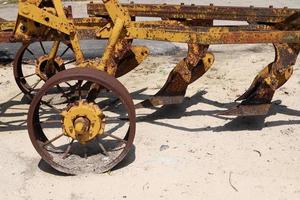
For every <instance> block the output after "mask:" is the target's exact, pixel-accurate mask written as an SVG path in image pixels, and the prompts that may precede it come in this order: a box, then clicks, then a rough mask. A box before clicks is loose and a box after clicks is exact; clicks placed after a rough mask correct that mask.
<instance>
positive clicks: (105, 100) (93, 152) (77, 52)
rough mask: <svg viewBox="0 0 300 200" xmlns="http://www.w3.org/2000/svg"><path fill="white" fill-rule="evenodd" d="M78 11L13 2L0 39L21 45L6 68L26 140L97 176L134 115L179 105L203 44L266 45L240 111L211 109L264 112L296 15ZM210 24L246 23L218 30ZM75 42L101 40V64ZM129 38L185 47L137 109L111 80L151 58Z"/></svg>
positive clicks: (288, 53)
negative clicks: (269, 47) (20, 101)
mask: <svg viewBox="0 0 300 200" xmlns="http://www.w3.org/2000/svg"><path fill="white" fill-rule="evenodd" d="M87 11H88V14H89V17H87V18H73V17H72V9H71V7H67V8H64V7H63V6H62V3H61V1H59V0H39V1H37V0H30V1H23V0H21V1H19V11H18V17H17V20H16V21H5V20H1V22H0V24H1V26H0V28H1V29H0V42H22V43H23V45H22V47H21V48H20V49H19V51H18V52H17V54H16V57H15V60H14V64H13V68H14V69H13V71H14V76H15V80H16V83H17V85H18V86H19V88H20V90H21V91H22V92H23V93H24V94H25V95H26V96H28V97H29V98H32V102H31V105H30V108H29V113H28V120H27V124H28V131H29V135H30V139H31V141H32V144H33V146H34V147H35V149H36V150H37V152H38V153H39V154H40V155H41V157H42V158H43V159H44V160H45V161H46V162H47V163H49V164H50V165H51V166H52V167H54V168H55V169H57V170H59V171H62V172H65V173H69V174H78V173H84V172H96V173H102V172H106V171H108V170H110V169H112V168H113V167H114V166H116V165H117V164H118V163H119V162H120V161H122V160H123V159H124V157H125V156H126V154H127V153H128V151H129V150H130V148H131V146H132V143H133V140H134V136H135V129H136V128H135V123H136V120H135V109H137V108H145V107H153V106H159V105H166V104H177V103H181V102H182V101H183V99H184V96H185V93H186V90H187V88H188V86H189V85H190V84H191V83H193V82H194V81H196V80H197V79H199V78H200V77H201V76H203V75H204V74H205V73H206V72H207V71H208V70H209V69H210V68H211V66H212V65H213V63H214V55H213V54H212V53H211V52H209V51H208V49H209V46H210V45H214V44H224V45H225V44H253V43H271V44H273V45H274V48H275V58H274V61H273V62H271V63H270V64H269V65H268V66H265V67H264V68H263V69H262V70H261V72H260V73H259V74H258V75H257V76H256V77H255V79H254V81H253V83H252V85H251V86H250V87H249V89H248V90H247V91H246V92H245V93H244V94H243V95H241V96H240V97H239V98H238V99H237V101H240V105H238V106H237V107H234V108H232V109H229V110H227V111H225V112H222V113H220V114H222V115H236V116H255V115H266V114H267V113H268V110H269V108H270V105H271V101H272V98H273V95H274V93H275V91H276V90H277V89H278V88H280V87H281V86H282V85H284V84H285V83H286V82H287V81H288V79H289V78H290V77H291V76H292V74H293V66H294V64H295V62H296V59H297V57H298V54H299V51H300V9H289V8H273V7H272V6H270V7H269V8H257V7H253V6H250V7H220V6H214V5H212V4H211V5H208V6H198V5H184V4H181V5H167V4H161V5H158V4H134V3H131V4H120V3H119V2H118V1H116V0H103V1H102V3H92V2H91V3H89V4H88V5H87ZM139 17H142V18H139ZM146 18H149V19H150V20H149V19H147V20H146ZM138 19H143V20H145V21H141V20H138ZM153 19H156V20H153ZM215 20H231V21H241V22H243V23H242V24H246V25H231V26H218V25H214V21H215ZM84 39H99V40H107V44H106V47H105V50H104V52H103V54H102V57H101V59H98V58H95V59H86V58H85V57H84V52H83V51H82V49H81V47H80V40H84ZM134 39H142V40H158V41H169V42H179V43H186V44H187V45H188V53H187V55H186V57H185V58H184V59H182V60H181V61H180V62H179V63H178V64H177V65H176V67H175V68H174V69H173V70H172V71H171V73H170V74H169V77H168V79H167V81H166V83H165V84H164V86H163V87H162V88H161V89H160V90H159V91H158V92H157V93H156V94H155V95H154V96H152V97H151V98H149V99H147V100H145V101H143V102H140V103H138V104H137V105H134V104H133V101H132V98H131V96H130V94H129V93H128V91H127V90H126V88H125V87H124V86H123V85H122V84H121V83H120V82H119V81H118V80H117V79H116V78H118V77H120V76H123V75H125V74H127V73H129V72H130V71H132V70H133V69H134V68H136V67H137V66H138V65H139V64H140V63H142V62H143V60H145V59H146V58H147V56H148V55H149V53H150V52H149V49H148V48H147V47H146V46H137V45H133V44H132V43H133V40H134ZM45 43H47V44H48V45H49V44H51V45H50V48H48V49H47V48H46V47H45V45H44V44H45ZM25 55H27V56H25ZM99 56H100V52H99ZM72 63H74V64H75V66H76V67H72V66H74V65H70V64H72ZM69 68H72V69H69ZM33 79H34V81H33Z"/></svg>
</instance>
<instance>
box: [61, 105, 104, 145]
mask: <svg viewBox="0 0 300 200" xmlns="http://www.w3.org/2000/svg"><path fill="white" fill-rule="evenodd" d="M61 115H62V124H63V131H64V134H65V135H67V136H69V137H71V138H72V139H74V140H78V141H79V143H81V144H85V143H87V142H88V141H90V140H92V139H93V138H95V137H96V136H97V135H101V134H103V132H104V127H105V117H104V115H103V113H102V110H101V109H100V108H99V107H98V106H97V105H96V104H94V103H88V102H86V101H78V102H75V103H73V104H72V105H70V106H68V107H67V109H65V110H64V111H63V112H62V114H61Z"/></svg>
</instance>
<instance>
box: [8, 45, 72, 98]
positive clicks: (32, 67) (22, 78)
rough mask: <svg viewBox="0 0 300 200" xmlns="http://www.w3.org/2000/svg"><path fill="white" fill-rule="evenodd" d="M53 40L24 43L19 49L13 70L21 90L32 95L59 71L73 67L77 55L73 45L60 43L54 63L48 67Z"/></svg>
mask: <svg viewBox="0 0 300 200" xmlns="http://www.w3.org/2000/svg"><path fill="white" fill-rule="evenodd" d="M52 44H53V42H44V41H40V42H33V43H26V44H23V45H22V47H21V48H20V49H19V50H18V52H17V54H16V57H15V60H14V63H13V72H14V77H15V80H16V83H17V85H18V87H19V88H20V90H21V91H22V92H23V93H24V94H25V95H29V96H30V97H32V96H33V95H34V93H36V91H38V90H39V89H40V88H41V86H42V85H43V84H44V82H45V81H46V80H48V79H49V78H50V77H51V76H53V75H54V74H56V73H57V72H59V71H62V70H65V69H68V68H71V67H72V66H73V65H72V64H74V63H75V61H76V60H75V57H74V54H73V50H72V47H71V45H69V44H65V43H63V42H61V43H60V45H59V48H58V52H57V56H56V57H55V60H54V62H53V65H51V66H50V67H48V68H47V69H46V65H47V63H48V61H49V52H50V49H51V47H52Z"/></svg>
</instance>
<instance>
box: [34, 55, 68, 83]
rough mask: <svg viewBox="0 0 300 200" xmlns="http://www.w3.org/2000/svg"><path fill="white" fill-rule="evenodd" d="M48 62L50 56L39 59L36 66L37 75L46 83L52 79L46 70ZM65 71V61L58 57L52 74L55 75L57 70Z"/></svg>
mask: <svg viewBox="0 0 300 200" xmlns="http://www.w3.org/2000/svg"><path fill="white" fill-rule="evenodd" d="M48 61H49V56H48V55H43V56H41V57H39V58H38V59H37V63H36V65H35V73H36V75H38V76H39V77H40V78H41V79H42V80H44V81H46V80H48V79H49V78H50V77H48V75H47V70H46V69H45V68H46V65H47V62H48ZM64 69H65V66H64V61H63V60H62V58H60V57H56V58H55V59H54V68H53V69H51V70H53V72H52V73H55V72H56V71H57V70H58V71H62V70H64Z"/></svg>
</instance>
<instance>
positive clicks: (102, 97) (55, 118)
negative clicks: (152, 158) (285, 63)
mask: <svg viewBox="0 0 300 200" xmlns="http://www.w3.org/2000/svg"><path fill="white" fill-rule="evenodd" d="M135 120H136V119H135V110H134V104H133V102H132V99H131V97H130V94H129V93H128V91H127V90H126V88H125V87H124V86H123V85H122V84H121V83H120V82H119V81H118V80H117V79H115V78H114V77H112V76H110V75H108V74H106V73H105V72H101V71H98V70H95V69H90V68H74V69H69V70H65V71H62V72H59V73H57V74H56V75H54V76H53V77H52V78H50V79H49V80H48V81H47V82H46V83H45V85H44V86H43V87H42V88H41V89H40V90H39V91H38V93H37V94H36V95H35V97H34V98H33V100H32V103H31V105H30V109H29V114H28V120H27V124H28V131H29V136H30V139H31V142H32V144H33V146H34V147H35V149H36V150H37V152H38V153H39V154H40V155H41V157H42V158H43V159H44V160H45V161H46V162H47V163H49V164H50V165H51V166H52V167H53V168H55V169H57V170H59V171H61V172H64V173H68V174H79V173H90V172H95V173H102V172H106V171H108V170H110V169H112V168H113V167H114V166H116V165H117V164H118V163H119V162H120V161H122V160H123V158H124V157H125V156H126V154H127V153H128V151H129V150H130V147H131V146H132V143H133V139H134V135H135V122H136V121H135Z"/></svg>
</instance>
